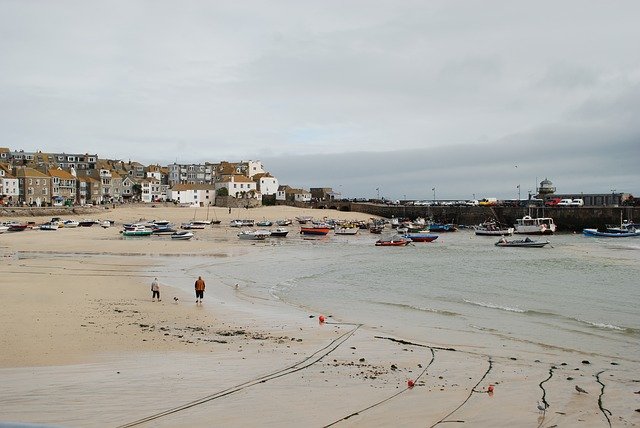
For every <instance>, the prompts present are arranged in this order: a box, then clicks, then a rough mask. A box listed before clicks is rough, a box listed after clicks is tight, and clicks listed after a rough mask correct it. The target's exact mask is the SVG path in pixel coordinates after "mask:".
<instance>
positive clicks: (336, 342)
mask: <svg viewBox="0 0 640 428" xmlns="http://www.w3.org/2000/svg"><path fill="white" fill-rule="evenodd" d="M332 324H342V323H332ZM344 325H352V326H354V327H353V328H352V329H351V330H349V331H347V332H345V333H343V334H341V335H340V336H338V337H337V338H335V339H333V340H332V341H331V342H329V343H328V344H327V345H325V346H324V347H322V348H320V349H318V350H317V351H315V352H314V353H313V354H311V355H309V356H308V357H306V358H304V359H303V360H301V361H299V362H297V363H296V364H293V365H291V366H288V367H286V368H284V369H280V370H278V371H275V372H272V373H269V374H266V375H264V376H261V377H258V378H255V379H252V380H249V381H246V382H243V383H241V384H238V385H235V386H232V387H230V388H227V389H224V390H222V391H219V392H216V393H214V394H211V395H207V396H205V397H202V398H199V399H197V400H194V401H191V402H189V403H186V404H183V405H181V406H177V407H174V408H171V409H168V410H165V411H162V412H159V413H156V414H153V415H150V416H147V417H144V418H142V419H138V420H136V421H133V422H129V423H126V424H124V425H120V426H119V427H118V428H128V427H134V426H137V425H140V424H144V423H147V422H150V421H153V420H155V419H159V418H162V417H165V416H169V415H172V414H174V413H178V412H181V411H183V410H186V409H190V408H192V407H195V406H199V405H201V404H204V403H207V402H209V401H212V400H215V399H218V398H222V397H225V396H227V395H230V394H233V393H236V392H238V391H241V390H243V389H246V388H249V387H252V386H255V385H258V384H260V383H265V382H267V381H270V380H274V379H277V378H279V377H282V376H287V375H290V374H292V373H295V372H298V371H300V370H304V369H306V368H307V367H310V366H312V365H314V364H315V363H317V362H318V361H320V360H322V359H323V358H324V357H326V356H327V355H329V354H330V353H332V352H333V351H335V350H336V349H337V348H338V347H339V346H340V345H342V344H343V343H344V342H346V341H347V340H348V339H349V338H350V337H351V336H352V335H353V334H354V333H355V332H356V330H358V329H359V328H360V327H362V324H349V323H344Z"/></svg>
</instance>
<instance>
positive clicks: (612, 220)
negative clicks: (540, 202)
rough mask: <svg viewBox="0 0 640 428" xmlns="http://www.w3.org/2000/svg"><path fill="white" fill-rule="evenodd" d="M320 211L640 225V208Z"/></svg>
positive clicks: (470, 221) (356, 205) (347, 206)
mask: <svg viewBox="0 0 640 428" xmlns="http://www.w3.org/2000/svg"><path fill="white" fill-rule="evenodd" d="M314 206H315V207H317V208H327V209H337V210H339V211H356V212H362V213H367V214H371V215H375V216H380V217H386V218H392V217H398V218H403V217H407V218H410V219H414V218H417V217H424V218H427V219H431V220H433V221H437V222H446V223H455V224H464V225H475V224H480V223H482V222H484V221H487V220H497V221H499V222H501V223H504V224H509V225H511V224H513V223H515V221H516V219H518V218H522V217H523V216H525V215H531V216H532V217H551V218H553V220H554V222H555V223H556V225H557V227H558V230H559V231H566V232H574V231H582V229H584V228H589V227H604V226H605V225H607V224H620V219H621V218H622V219H624V220H635V221H636V222H640V207H544V208H543V207H532V208H526V207H500V206H493V207H480V206H477V207H467V206H403V205H383V204H372V203H367V202H350V201H335V202H334V201H331V202H327V203H316V204H314Z"/></svg>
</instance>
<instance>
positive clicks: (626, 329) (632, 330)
mask: <svg viewBox="0 0 640 428" xmlns="http://www.w3.org/2000/svg"><path fill="white" fill-rule="evenodd" d="M573 319H574V320H575V321H578V322H580V323H582V324H587V325H588V326H591V327H596V328H601V329H605V330H615V331H622V332H625V333H632V334H637V333H638V330H637V329H635V328H629V327H620V326H618V325H615V324H607V323H604V322H593V321H587V320H583V319H580V318H573Z"/></svg>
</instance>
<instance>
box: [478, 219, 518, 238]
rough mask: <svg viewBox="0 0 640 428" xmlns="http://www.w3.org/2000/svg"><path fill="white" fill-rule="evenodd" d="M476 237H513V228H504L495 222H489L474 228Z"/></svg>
mask: <svg viewBox="0 0 640 428" xmlns="http://www.w3.org/2000/svg"><path fill="white" fill-rule="evenodd" d="M474 229H475V233H476V235H481V236H511V235H513V229H514V228H513V227H503V226H501V225H499V224H498V223H496V222H494V221H487V222H484V223H482V224H480V225H478V226H475V227H474Z"/></svg>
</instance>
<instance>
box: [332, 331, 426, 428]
mask: <svg viewBox="0 0 640 428" xmlns="http://www.w3.org/2000/svg"><path fill="white" fill-rule="evenodd" d="M387 339H389V338H387ZM418 346H425V345H418ZM428 348H429V350H430V351H431V361H429V364H427V366H426V367H425V368H424V370H422V372H421V373H420V375H419V376H418V377H417V378H416V380H415V381H416V382H417V381H418V380H419V379H420V378H421V377H422V375H424V374H425V373H426V372H427V369H428V368H429V366H430V365H431V364H432V363H433V361H434V360H435V358H436V354H435V352H434V350H433V348H431V347H428ZM408 389H410V388H409V387H405V388H404V389H402V390H400V391H398V392H396V393H395V394H393V395H391V396H390V397H387V398H385V399H384V400H380V401H378V402H377V403H374V404H372V405H370V406H368V407H365V408H364V409H362V410H358V411H357V412H353V413H351V414H349V415H347V416H345V417H343V418H340V419H338V420H336V421H333V422H331V423H330V424H328V425H325V426H324V427H323V428H327V427H331V426H334V425H336V424H337V423H339V422H342V421H346V420H347V419H349V418H350V417H352V416H356V415H359V414H360V413H364V412H366V411H367V410H370V409H373V408H374V407H376V406H379V405H380V404H382V403H386V402H387V401H389V400H392V399H394V398H395V397H397V396H398V395H400V394H402V393H403V392H405V391H407V390H408Z"/></svg>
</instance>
